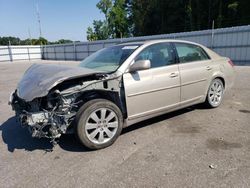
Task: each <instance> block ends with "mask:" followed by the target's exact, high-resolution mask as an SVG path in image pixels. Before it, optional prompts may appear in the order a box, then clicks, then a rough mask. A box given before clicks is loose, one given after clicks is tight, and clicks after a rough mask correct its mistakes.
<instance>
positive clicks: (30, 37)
mask: <svg viewBox="0 0 250 188" xmlns="http://www.w3.org/2000/svg"><path fill="white" fill-rule="evenodd" d="M28 34H29V39H30V45H32V40H31V34H30V28H28Z"/></svg>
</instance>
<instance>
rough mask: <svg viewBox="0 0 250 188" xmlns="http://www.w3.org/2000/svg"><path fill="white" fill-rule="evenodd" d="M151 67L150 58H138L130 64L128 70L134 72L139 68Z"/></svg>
mask: <svg viewBox="0 0 250 188" xmlns="http://www.w3.org/2000/svg"><path fill="white" fill-rule="evenodd" d="M150 68H151V62H150V60H138V61H136V62H134V64H133V65H131V66H130V68H129V72H136V71H139V70H146V69H150Z"/></svg>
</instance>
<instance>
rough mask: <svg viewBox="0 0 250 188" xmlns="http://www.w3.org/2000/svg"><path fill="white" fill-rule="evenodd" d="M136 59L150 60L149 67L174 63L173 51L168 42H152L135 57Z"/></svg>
mask: <svg viewBox="0 0 250 188" xmlns="http://www.w3.org/2000/svg"><path fill="white" fill-rule="evenodd" d="M138 60H150V61H151V67H152V68H156V67H162V66H166V65H171V64H174V63H175V61H174V52H173V50H172V47H171V45H170V44H169V43H159V44H153V45H151V46H149V47H147V48H145V49H144V50H143V51H142V52H141V53H140V54H139V55H138V56H137V57H136V58H135V61H138Z"/></svg>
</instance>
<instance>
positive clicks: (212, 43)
mask: <svg viewBox="0 0 250 188" xmlns="http://www.w3.org/2000/svg"><path fill="white" fill-rule="evenodd" d="M213 46H214V20H213V22H212V41H211V48H212V49H213Z"/></svg>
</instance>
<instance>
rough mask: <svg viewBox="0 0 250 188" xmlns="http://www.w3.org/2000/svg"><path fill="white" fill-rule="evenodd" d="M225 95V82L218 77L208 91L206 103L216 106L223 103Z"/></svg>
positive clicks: (209, 105)
mask: <svg viewBox="0 0 250 188" xmlns="http://www.w3.org/2000/svg"><path fill="white" fill-rule="evenodd" d="M223 95H224V84H223V83H222V81H221V80H220V79H218V78H216V79H214V80H213V81H212V82H211V84H210V86H209V88H208V92H207V98H206V102H205V103H206V104H207V106H208V107H211V108H216V107H218V106H219V105H220V104H221V101H222V98H223Z"/></svg>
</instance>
